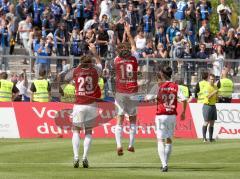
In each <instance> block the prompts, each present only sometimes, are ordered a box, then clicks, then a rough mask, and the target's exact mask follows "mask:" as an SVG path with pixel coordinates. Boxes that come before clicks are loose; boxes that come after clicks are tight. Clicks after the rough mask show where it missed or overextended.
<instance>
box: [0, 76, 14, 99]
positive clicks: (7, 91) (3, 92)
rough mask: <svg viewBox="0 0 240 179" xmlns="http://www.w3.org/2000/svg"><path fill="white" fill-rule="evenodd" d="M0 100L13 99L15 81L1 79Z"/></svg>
mask: <svg viewBox="0 0 240 179" xmlns="http://www.w3.org/2000/svg"><path fill="white" fill-rule="evenodd" d="M0 82H1V87H0V102H8V101H12V89H13V82H11V81H8V80H0Z"/></svg>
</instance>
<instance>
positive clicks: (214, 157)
mask: <svg viewBox="0 0 240 179" xmlns="http://www.w3.org/2000/svg"><path fill="white" fill-rule="evenodd" d="M80 147H81V149H80V155H81V154H82V151H83V148H82V147H83V140H82V139H81V146H80ZM115 147H116V146H115V141H114V139H94V140H93V143H92V148H91V151H90V154H89V157H88V159H89V164H90V168H88V169H84V168H81V167H80V168H78V169H75V168H73V167H72V158H73V156H72V146H71V139H0V179H5V178H6V179H11V178H16V179H19V178H24V179H35V178H36V179H38V178H41V179H46V178H57V179H60V178H78V179H81V178H84V179H87V178H92V179H100V178H103V179H107V178H117V179H129V178H136V179H148V178H150V179H151V178H173V179H174V178H182V179H185V178H191V179H196V178H205V179H208V178H218V179H219V178H227V179H230V178H236V179H238V178H240V142H239V140H218V141H217V142H216V143H211V144H210V143H207V144H204V143H202V141H201V140H183V139H175V140H174V146H173V153H172V156H171V159H170V162H169V172H168V173H162V172H160V160H159V157H158V154H157V147H156V140H155V139H137V140H136V146H135V148H136V152H135V153H129V152H128V151H127V150H126V147H127V140H124V147H125V148H124V149H125V151H124V155H123V156H121V157H118V156H117V154H116V151H115Z"/></svg>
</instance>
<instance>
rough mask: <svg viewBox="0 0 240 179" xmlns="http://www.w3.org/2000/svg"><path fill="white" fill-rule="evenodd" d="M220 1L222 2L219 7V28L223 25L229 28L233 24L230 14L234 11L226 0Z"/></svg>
mask: <svg viewBox="0 0 240 179" xmlns="http://www.w3.org/2000/svg"><path fill="white" fill-rule="evenodd" d="M220 2H221V4H220V5H218V7H217V13H218V15H219V16H218V19H219V29H221V27H222V26H226V27H228V28H229V27H230V26H231V21H230V19H231V18H230V16H231V14H232V11H231V9H230V8H229V6H228V5H226V4H225V0H220Z"/></svg>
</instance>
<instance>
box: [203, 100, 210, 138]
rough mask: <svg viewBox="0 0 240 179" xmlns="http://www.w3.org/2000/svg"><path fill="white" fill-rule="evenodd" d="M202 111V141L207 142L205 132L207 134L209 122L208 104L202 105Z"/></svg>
mask: <svg viewBox="0 0 240 179" xmlns="http://www.w3.org/2000/svg"><path fill="white" fill-rule="evenodd" d="M202 113H203V118H204V123H203V126H202V135H203V142H207V137H206V134H207V127H208V123H209V106H208V105H203V108H202Z"/></svg>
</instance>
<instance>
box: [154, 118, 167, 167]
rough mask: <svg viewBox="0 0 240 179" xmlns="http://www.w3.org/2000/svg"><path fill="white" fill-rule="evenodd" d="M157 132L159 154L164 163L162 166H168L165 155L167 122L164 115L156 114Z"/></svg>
mask: <svg viewBox="0 0 240 179" xmlns="http://www.w3.org/2000/svg"><path fill="white" fill-rule="evenodd" d="M155 123H156V133H157V147H158V155H159V158H160V160H161V163H162V168H165V167H167V161H166V155H165V139H166V132H167V128H166V124H165V118H164V116H163V115H160V116H156V118H155Z"/></svg>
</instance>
